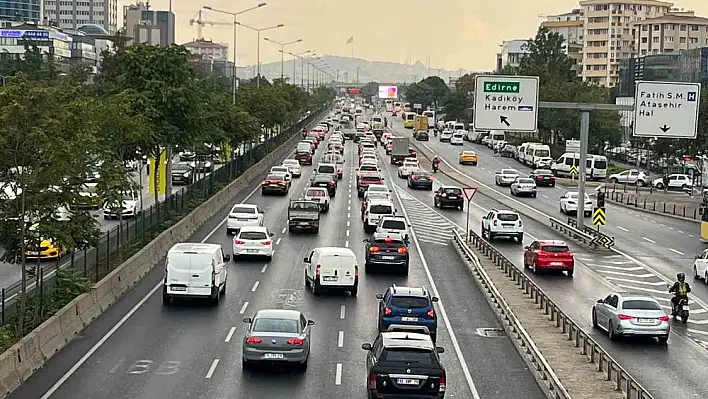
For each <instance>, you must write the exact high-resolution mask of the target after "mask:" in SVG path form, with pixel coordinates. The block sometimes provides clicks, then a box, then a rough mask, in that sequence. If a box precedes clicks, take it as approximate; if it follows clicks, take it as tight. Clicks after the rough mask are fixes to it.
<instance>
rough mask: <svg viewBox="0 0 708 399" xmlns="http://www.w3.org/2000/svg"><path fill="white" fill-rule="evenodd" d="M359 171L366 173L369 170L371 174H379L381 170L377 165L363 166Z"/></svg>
mask: <svg viewBox="0 0 708 399" xmlns="http://www.w3.org/2000/svg"><path fill="white" fill-rule="evenodd" d="M359 170H361V171H366V170H368V171H371V172H377V171H378V170H379V168H378V166H375V165H361V167H360V168H359Z"/></svg>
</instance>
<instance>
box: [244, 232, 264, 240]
mask: <svg viewBox="0 0 708 399" xmlns="http://www.w3.org/2000/svg"><path fill="white" fill-rule="evenodd" d="M238 238H240V239H242V240H265V239H267V238H268V235H267V234H266V233H264V232H262V231H242V232H241V233H239V235H238Z"/></svg>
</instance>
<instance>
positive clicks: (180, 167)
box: [172, 162, 194, 184]
mask: <svg viewBox="0 0 708 399" xmlns="http://www.w3.org/2000/svg"><path fill="white" fill-rule="evenodd" d="M172 183H173V184H192V183H194V166H192V163H191V162H175V163H173V164H172Z"/></svg>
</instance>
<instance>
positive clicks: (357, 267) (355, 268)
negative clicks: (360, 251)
mask: <svg viewBox="0 0 708 399" xmlns="http://www.w3.org/2000/svg"><path fill="white" fill-rule="evenodd" d="M354 278H359V266H358V265H354Z"/></svg>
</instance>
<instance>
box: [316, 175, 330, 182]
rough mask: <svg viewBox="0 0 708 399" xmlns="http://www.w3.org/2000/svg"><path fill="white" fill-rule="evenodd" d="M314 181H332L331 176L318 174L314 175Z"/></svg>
mask: <svg viewBox="0 0 708 399" xmlns="http://www.w3.org/2000/svg"><path fill="white" fill-rule="evenodd" d="M315 180H316V181H332V175H325V174H321V173H318V174H316V175H315Z"/></svg>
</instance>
